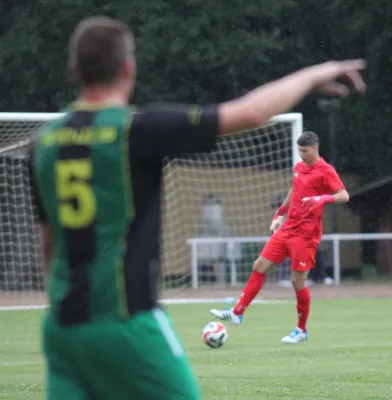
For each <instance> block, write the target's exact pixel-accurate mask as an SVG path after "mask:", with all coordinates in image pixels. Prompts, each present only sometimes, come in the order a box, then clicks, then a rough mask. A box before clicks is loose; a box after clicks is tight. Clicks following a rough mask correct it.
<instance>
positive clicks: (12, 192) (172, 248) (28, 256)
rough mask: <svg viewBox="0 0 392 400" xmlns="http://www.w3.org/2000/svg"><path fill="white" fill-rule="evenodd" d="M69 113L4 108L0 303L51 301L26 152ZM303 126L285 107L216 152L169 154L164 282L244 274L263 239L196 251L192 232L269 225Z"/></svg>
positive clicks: (238, 233)
mask: <svg viewBox="0 0 392 400" xmlns="http://www.w3.org/2000/svg"><path fill="white" fill-rule="evenodd" d="M61 115H63V114H61V113H0V205H1V206H0V207H1V208H0V219H1V221H0V305H4V304H6V305H9V304H21V303H23V304H25V303H26V302H27V303H28V304H29V303H31V304H37V301H36V299H37V298H38V299H41V301H44V295H43V292H44V279H43V275H42V272H41V271H42V269H41V266H42V263H41V248H40V243H39V240H38V232H37V227H36V226H35V224H34V219H33V208H32V204H31V200H30V198H29V188H28V181H27V173H26V172H27V171H26V154H27V148H28V145H29V144H30V143H31V140H32V138H33V137H34V135H36V134H37V133H38V131H39V129H40V127H41V126H42V125H43V124H44V123H45V122H47V121H49V120H52V119H56V118H59V117H60V116H61ZM301 132H302V115H301V114H299V113H290V114H284V115H279V116H276V117H274V118H272V119H271V120H270V121H269V122H268V123H267V124H266V125H265V126H263V127H261V128H259V129H255V130H251V131H247V132H243V133H239V134H236V135H232V136H228V137H225V138H222V139H220V140H219V141H218V144H217V145H216V148H215V149H214V151H213V152H211V153H209V154H198V155H192V156H191V155H184V156H182V157H180V158H175V159H171V160H167V161H166V163H165V167H164V183H165V185H164V186H165V190H164V217H163V220H164V221H163V234H162V239H163V240H162V245H163V274H162V275H163V277H162V279H163V281H162V284H163V288H164V289H175V288H179V289H183V288H188V287H194V288H195V287H198V286H199V280H201V281H203V282H204V281H206V282H207V283H208V282H210V281H209V279H211V282H215V283H219V282H221V283H223V282H226V279H229V282H231V283H233V282H234V279H235V282H237V281H238V282H241V280H240V279H238V277H240V276H241V273H242V274H243V275H246V274H247V268H249V263H250V262H253V258H254V255H255V254H256V253H255V251H256V252H257V251H258V247H259V245H260V243H256V244H255V243H253V244H249V243H248V244H247V245H245V246H244V245H243V244H242V245H239V246H234V247H233V249H232V248H231V246H226V245H223V246H222V245H220V244H218V245H217V244H216V243H206V245H205V246H203V244H202V243H199V244H198V245H197V246H196V247H195V248H196V249H197V251H196V253H195V252H193V253H192V251H191V248H190V246H189V244H188V243H187V240H188V242H189V239H191V238H194V239H195V238H205V239H206V238H208V237H212V238H215V239H216V238H219V237H220V238H225V237H229V236H230V237H232V236H235V237H248V236H256V235H260V233H265V232H267V229H268V226H267V225H268V224H269V221H270V219H271V217H272V215H273V212H274V211H275V209H276V207H277V205H278V204H279V202H280V201H281V200H282V198H283V197H284V196H285V195H286V193H287V190H288V188H289V187H290V185H291V176H292V167H293V165H294V164H295V163H296V162H297V161H299V159H298V154H297V152H296V151H295V148H296V145H295V143H296V140H297V138H298V136H299V135H300V134H301ZM196 240H197V239H196ZM230 251H231V255H229V253H228V252H230ZM192 254H193V255H192ZM234 256H235V257H237V258H235V260H236V264H235V265H236V267H235V275H233V274H232V276H231V277H230V278H227V276H226V275H230V272H228V273H227V271H228V269H230V268H233V265H232V264H231V267H230V265H228V264H227V263H228V262H229V263H230V261H229V260H233V257H234ZM195 268H196V269H195ZM195 271H197V272H196V273H195ZM196 277H197V278H196ZM196 279H197V283H196ZM273 279H274V278H273ZM275 279H276V278H275ZM39 302H40V301H38V303H39Z"/></svg>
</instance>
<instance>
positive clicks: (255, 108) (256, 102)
mask: <svg viewBox="0 0 392 400" xmlns="http://www.w3.org/2000/svg"><path fill="white" fill-rule="evenodd" d="M364 68H365V62H364V61H363V60H346V61H329V62H326V63H323V64H318V65H314V66H312V67H308V68H304V69H301V70H299V71H297V72H295V73H293V74H290V75H287V76H285V77H283V78H281V79H278V80H276V81H273V82H270V83H267V84H265V85H262V86H260V87H258V88H257V89H255V90H253V91H251V92H249V93H248V94H246V95H245V96H242V97H241V98H238V99H236V100H232V101H229V102H227V103H223V104H221V105H220V107H219V127H220V134H229V133H233V132H238V131H241V130H244V129H250V128H254V127H257V126H260V125H262V124H263V123H265V122H267V121H268V120H269V119H270V118H271V117H273V116H274V115H277V114H280V113H284V112H287V111H289V110H290V109H292V108H293V107H294V106H295V105H296V104H297V103H299V102H300V101H301V100H302V99H303V98H304V97H305V96H306V95H308V94H309V93H310V92H312V91H318V92H320V93H325V94H329V95H337V96H346V95H347V94H349V88H348V87H347V86H345V85H344V84H341V83H339V82H337V81H336V80H337V79H338V78H347V79H348V80H349V81H351V83H352V85H353V87H354V89H355V90H356V91H358V92H363V91H364V90H365V83H364V81H363V79H362V77H361V75H360V71H361V70H363V69H364Z"/></svg>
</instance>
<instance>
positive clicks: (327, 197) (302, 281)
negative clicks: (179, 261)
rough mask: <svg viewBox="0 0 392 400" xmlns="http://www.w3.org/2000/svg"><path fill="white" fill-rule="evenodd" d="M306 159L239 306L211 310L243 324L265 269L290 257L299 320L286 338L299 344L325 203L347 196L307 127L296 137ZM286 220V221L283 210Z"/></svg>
mask: <svg viewBox="0 0 392 400" xmlns="http://www.w3.org/2000/svg"><path fill="white" fill-rule="evenodd" d="M297 145H298V151H299V154H300V156H301V158H302V162H299V163H298V164H297V165H296V166H295V167H294V177H293V186H292V188H291V190H290V191H289V193H288V195H287V197H286V199H285V201H284V202H283V204H282V205H281V206H280V208H279V209H278V211H277V212H276V214H275V216H274V219H273V221H272V224H271V227H270V230H271V231H272V232H273V236H272V237H271V239H270V240H269V241H268V243H267V244H266V246H265V247H264V248H263V251H262V252H261V255H260V256H259V258H258V259H257V260H256V261H255V263H254V266H253V272H252V274H251V276H250V278H249V280H248V283H247V285H246V286H245V288H244V290H243V292H242V295H241V298H240V300H239V302H238V303H237V305H236V306H235V307H234V308H233V309H231V310H224V311H219V310H211V312H212V313H213V314H214V315H215V316H216V317H218V318H221V319H224V320H229V321H231V322H232V323H234V324H240V323H242V319H243V313H244V311H245V310H246V308H247V307H248V306H249V304H250V303H251V302H252V300H253V299H254V298H255V297H256V295H257V293H258V292H259V291H260V289H261V288H262V286H263V283H264V281H265V278H266V273H267V271H268V270H269V269H270V268H271V267H272V266H273V265H274V264H280V263H282V262H283V261H284V260H285V259H286V258H287V257H289V258H291V270H292V271H291V282H292V285H293V287H294V290H295V293H296V297H297V312H298V325H297V327H296V328H295V329H294V330H293V331H292V332H291V333H290V334H289V335H288V336H285V337H283V338H282V342H284V343H290V344H295V343H299V342H303V341H305V340H307V339H308V330H307V327H306V323H307V320H308V316H309V310H310V291H309V288H308V287H307V275H308V272H309V270H310V269H312V268H313V267H314V265H315V256H316V252H317V248H318V246H319V243H320V240H321V236H322V214H323V209H324V205H325V204H327V203H335V204H343V203H347V202H348V201H349V195H348V193H347V191H346V190H345V188H344V185H343V183H342V181H341V180H340V178H339V176H338V174H337V173H336V171H335V168H334V167H333V166H332V165H330V164H328V163H326V162H325V161H324V160H323V159H322V158H321V157H320V155H319V152H318V149H319V139H318V136H317V135H316V134H315V133H314V132H304V133H303V134H302V135H301V136H300V137H299V138H298V140H297ZM287 212H288V217H287V220H286V221H285V222H284V223H283V218H284V215H285V214H286V213H287Z"/></svg>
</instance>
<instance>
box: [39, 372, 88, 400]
mask: <svg viewBox="0 0 392 400" xmlns="http://www.w3.org/2000/svg"><path fill="white" fill-rule="evenodd" d="M46 398H47V399H48V400H90V399H91V398H90V397H89V396H88V393H87V392H86V390H85V389H84V388H83V386H82V385H81V384H80V383H79V382H77V381H76V380H75V379H74V378H73V377H71V376H70V375H69V374H68V373H65V372H64V371H63V372H61V371H58V370H56V369H53V368H52V367H48V372H47V392H46Z"/></svg>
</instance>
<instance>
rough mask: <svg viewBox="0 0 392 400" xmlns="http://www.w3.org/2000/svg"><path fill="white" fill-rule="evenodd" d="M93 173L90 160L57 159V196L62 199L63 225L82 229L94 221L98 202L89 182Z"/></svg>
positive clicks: (60, 214) (60, 208)
mask: <svg viewBox="0 0 392 400" xmlns="http://www.w3.org/2000/svg"><path fill="white" fill-rule="evenodd" d="M92 174H93V168H92V164H91V161H90V160H83V159H82V160H67V161H57V163H56V175H57V196H58V199H59V200H60V205H59V216H60V222H61V224H62V225H63V226H65V227H67V228H71V229H81V228H85V227H86V226H88V225H90V224H91V223H92V222H93V221H94V219H95V215H96V211H97V204H96V199H95V196H94V192H93V190H92V187H91V185H90V184H89V182H88V181H89V180H90V179H91V177H92ZM74 202H75V203H74Z"/></svg>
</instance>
